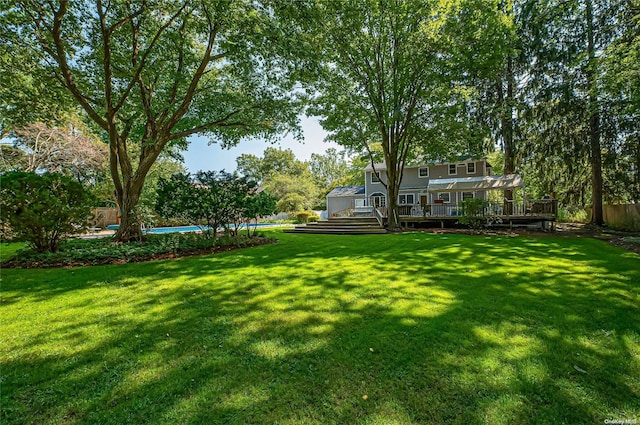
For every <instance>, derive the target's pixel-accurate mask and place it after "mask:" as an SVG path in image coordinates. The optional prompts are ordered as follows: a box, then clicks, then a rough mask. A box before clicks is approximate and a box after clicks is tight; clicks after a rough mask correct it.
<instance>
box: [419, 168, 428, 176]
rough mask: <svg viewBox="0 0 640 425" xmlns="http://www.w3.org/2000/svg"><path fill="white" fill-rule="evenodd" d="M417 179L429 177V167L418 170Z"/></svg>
mask: <svg viewBox="0 0 640 425" xmlns="http://www.w3.org/2000/svg"><path fill="white" fill-rule="evenodd" d="M418 177H420V178H425V177H429V167H420V168H418Z"/></svg>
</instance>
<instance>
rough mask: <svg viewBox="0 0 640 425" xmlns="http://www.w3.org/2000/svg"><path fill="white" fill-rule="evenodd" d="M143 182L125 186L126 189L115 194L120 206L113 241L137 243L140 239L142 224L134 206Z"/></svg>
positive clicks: (138, 198)
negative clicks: (118, 221)
mask: <svg viewBox="0 0 640 425" xmlns="http://www.w3.org/2000/svg"><path fill="white" fill-rule="evenodd" d="M143 181H144V180H143ZM143 181H139V182H135V184H129V185H126V187H127V189H126V190H124V191H123V192H122V193H118V194H117V196H118V204H119V206H120V227H118V231H117V232H116V234H115V239H116V240H117V241H118V242H129V241H134V240H135V241H139V240H141V239H142V236H143V235H142V223H141V222H140V218H139V217H138V214H137V213H136V206H137V205H138V201H139V200H140V194H141V193H142V183H143Z"/></svg>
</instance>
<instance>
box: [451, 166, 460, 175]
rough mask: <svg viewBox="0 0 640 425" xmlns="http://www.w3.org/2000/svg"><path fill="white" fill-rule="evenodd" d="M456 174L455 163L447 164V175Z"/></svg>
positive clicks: (456, 167)
mask: <svg viewBox="0 0 640 425" xmlns="http://www.w3.org/2000/svg"><path fill="white" fill-rule="evenodd" d="M457 174H458V166H457V165H456V164H449V175H450V176H455V175H457Z"/></svg>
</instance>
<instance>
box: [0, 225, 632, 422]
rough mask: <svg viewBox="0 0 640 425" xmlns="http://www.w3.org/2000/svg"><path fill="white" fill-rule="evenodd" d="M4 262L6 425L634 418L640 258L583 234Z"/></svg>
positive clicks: (391, 239)
mask: <svg viewBox="0 0 640 425" xmlns="http://www.w3.org/2000/svg"><path fill="white" fill-rule="evenodd" d="M276 234H277V235H278V237H279V238H281V242H279V243H278V244H274V245H265V246H261V247H256V248H250V249H246V250H241V251H234V252H228V253H224V254H220V255H215V256H205V257H191V258H182V259H178V260H167V261H157V262H150V263H144V264H140V263H138V264H125V265H116V266H99V267H85V268H75V269H55V270H8V269H7V270H2V282H1V285H2V292H1V297H2V306H1V307H0V311H1V315H0V320H1V323H0V341H2V343H1V345H0V360H1V373H2V378H1V381H0V385H1V387H0V392H1V400H0V405H1V409H2V412H1V413H2V419H1V422H2V423H3V424H76V423H83V424H140V423H154V424H155V423H158V424H250V423H261V424H275V423H278V424H301V423H305V424H444V423H447V424H475V423H488V424H563V423H565V424H602V423H604V421H605V420H606V419H619V420H624V419H635V420H639V421H640V256H638V255H637V254H633V253H629V252H626V251H624V250H622V249H619V248H616V247H612V246H609V245H607V244H606V243H604V242H602V241H598V240H594V239H589V238H560V237H544V238H519V237H518V238H512V237H484V236H463V235H433V234H421V233H405V234H401V235H371V236H333V235H296V234H281V233H279V232H277V233H276Z"/></svg>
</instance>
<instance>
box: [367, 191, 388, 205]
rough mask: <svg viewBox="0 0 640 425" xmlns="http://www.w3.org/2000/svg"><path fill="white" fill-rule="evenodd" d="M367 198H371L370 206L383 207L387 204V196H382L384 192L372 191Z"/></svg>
mask: <svg viewBox="0 0 640 425" xmlns="http://www.w3.org/2000/svg"><path fill="white" fill-rule="evenodd" d="M369 199H370V200H371V206H374V207H384V206H385V205H387V198H386V196H384V193H380V192H376V193H373V194H372V195H371V196H370V197H369Z"/></svg>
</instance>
